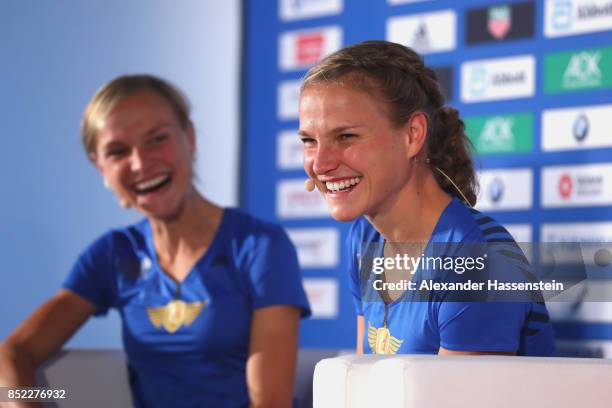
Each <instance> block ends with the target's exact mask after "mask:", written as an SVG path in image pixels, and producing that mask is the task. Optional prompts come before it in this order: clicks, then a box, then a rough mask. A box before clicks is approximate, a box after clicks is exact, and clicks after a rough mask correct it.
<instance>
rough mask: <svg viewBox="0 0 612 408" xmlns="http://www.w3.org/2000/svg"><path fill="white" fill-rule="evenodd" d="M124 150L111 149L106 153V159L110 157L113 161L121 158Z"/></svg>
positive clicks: (124, 152)
mask: <svg viewBox="0 0 612 408" xmlns="http://www.w3.org/2000/svg"><path fill="white" fill-rule="evenodd" d="M126 152H127V150H126V149H111V150H108V151H107V152H106V157H110V158H113V159H116V158H119V157H122V156H124V155H125V154H126Z"/></svg>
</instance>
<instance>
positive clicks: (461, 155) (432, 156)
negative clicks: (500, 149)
mask: <svg viewBox="0 0 612 408" xmlns="http://www.w3.org/2000/svg"><path fill="white" fill-rule="evenodd" d="M433 116H434V118H433V123H432V125H433V126H431V129H432V132H431V134H430V135H429V137H428V141H427V145H426V149H427V150H426V152H427V157H428V158H429V162H430V165H431V166H432V168H433V169H435V168H437V169H438V171H435V170H434V172H433V173H434V177H435V178H436V181H437V182H438V185H439V186H440V188H442V189H443V190H444V191H446V192H447V193H448V194H450V195H453V196H456V197H458V198H461V199H462V200H467V204H468V205H470V206H474V205H476V198H477V193H478V183H477V182H476V177H475V174H474V167H473V164H472V154H471V153H472V151H473V146H472V143H471V141H470V139H469V138H468V137H467V135H466V134H465V125H464V124H463V121H462V120H461V119H460V118H459V112H458V111H457V109H455V108H452V107H450V106H444V107H441V108H440V109H438V111H437V112H436V114H434V115H433ZM445 176H446V177H445ZM449 179H450V180H449ZM453 183H454V184H453ZM457 190H459V191H457Z"/></svg>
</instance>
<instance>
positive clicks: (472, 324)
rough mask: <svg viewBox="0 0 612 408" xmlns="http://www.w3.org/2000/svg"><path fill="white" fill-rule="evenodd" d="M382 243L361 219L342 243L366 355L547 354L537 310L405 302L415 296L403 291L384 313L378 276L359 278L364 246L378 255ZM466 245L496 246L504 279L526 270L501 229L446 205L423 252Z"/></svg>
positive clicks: (548, 341)
mask: <svg viewBox="0 0 612 408" xmlns="http://www.w3.org/2000/svg"><path fill="white" fill-rule="evenodd" d="M384 242H385V241H384V237H383V236H382V235H381V234H380V233H378V232H377V231H376V230H375V229H374V227H373V226H372V225H371V224H370V223H369V222H368V221H367V220H366V219H365V218H363V217H361V218H359V219H358V220H356V221H355V222H354V223H353V224H352V226H351V229H350V232H349V239H348V244H349V245H348V246H349V248H348V249H349V259H350V262H349V265H350V266H349V268H350V277H351V279H350V284H351V292H352V295H353V300H354V303H355V308H356V312H357V314H358V315H362V316H363V317H364V320H365V335H364V341H363V349H364V352H365V353H376V351H377V349H378V350H379V353H385V354H395V353H401V354H437V353H438V350H439V348H440V347H444V348H445V349H448V350H455V351H481V352H516V353H517V354H518V355H527V356H551V355H553V354H554V345H553V331H552V325H551V323H550V321H549V316H548V311H547V309H546V306H545V304H544V302H540V301H504V302H499V301H486V302H479V301H455V300H448V299H447V300H444V296H432V297H431V298H428V300H425V301H424V300H418V301H411V299H414V298H411V296H414V295H415V291H410V290H406V291H405V292H404V293H403V294H402V296H401V297H400V298H398V299H397V300H395V301H394V302H392V303H390V304H388V305H387V306H385V303H384V301H383V300H382V297H381V294H380V293H379V292H378V291H377V290H376V289H374V287H373V285H372V283H373V280H374V279H379V278H380V276H378V275H375V274H374V273H373V272H371V267H370V269H367V268H368V267H366V269H365V272H362V273H361V277H360V260H359V258H360V257H361V255H362V254H364V253H366V252H367V251H368V250H369V249H367V246H368V245H370V246H371V244H372V243H375V244H377V245H378V247H379V248H382V245H383V244H384ZM449 243H452V245H451V244H449ZM458 243H459V244H460V245H457V244H458ZM466 243H485V244H487V245H489V244H491V245H493V246H492V247H495V246H494V245H497V244H500V245H501V247H502V248H503V249H500V250H498V251H496V252H497V255H496V256H497V257H498V258H499V257H503V258H507V257H508V254H509V256H510V263H508V262H505V261H506V259H504V268H505V270H506V271H505V272H507V270H508V268H513V269H514V270H516V271H517V272H518V274H519V275H521V274H522V273H523V272H524V271H526V270H527V269H528V268H529V266H528V262H527V261H526V259H525V258H524V256H523V255H522V252H521V251H520V248H519V247H518V246H517V245H516V243H515V242H514V239H513V238H512V236H511V235H510V234H509V233H508V231H507V230H506V229H505V228H504V227H502V226H501V225H500V224H498V223H497V222H496V221H495V220H493V219H492V218H490V217H488V216H485V215H483V214H481V213H480V212H478V211H476V210H474V209H471V208H469V207H467V206H466V205H465V204H464V203H463V202H461V201H459V200H458V199H457V198H453V200H452V201H451V202H450V204H449V205H448V206H447V207H446V209H445V210H444V211H443V212H442V214H441V216H440V219H439V220H438V222H437V224H436V226H435V228H434V230H433V233H432V235H431V238H430V241H429V243H428V244H427V247H426V248H432V247H437V248H440V247H441V246H442V247H444V245H445V244H446V246H447V247H448V251H451V252H452V251H455V252H458V251H461V250H460V249H459V248H461V245H464V247H467V246H469V245H465V244H466ZM508 248H513V249H511V250H508ZM512 251H514V252H512ZM424 254H429V255H431V251H430V250H429V251H428V249H425V252H424ZM500 254H502V255H500ZM445 255H451V256H452V255H453V254H452V253H446V254H445ZM485 265H486V264H485ZM508 265H511V266H510V267H509V266H508ZM362 271H363V269H362ZM527 273H528V272H525V274H527ZM506 275H507V273H506ZM438 276H440V275H438ZM442 276H443V275H442ZM521 276H523V275H521ZM423 279H425V273H422V272H421V270H420V269H418V270H417V272H416V274H415V276H414V277H413V278H412V280H413V281H415V284H416V285H417V287H418V285H419V284H420V282H421V281H422V280H423ZM421 299H422V298H421ZM530 299H531V298H530ZM385 309H386V310H385ZM385 314H387V321H386V326H385V322H384V320H385ZM381 332H382V333H381ZM385 332H386V333H385ZM381 341H382V345H380V344H381ZM377 342H378V343H377ZM377 344H379V346H377Z"/></svg>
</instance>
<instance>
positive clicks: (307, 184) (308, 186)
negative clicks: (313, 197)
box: [304, 178, 315, 192]
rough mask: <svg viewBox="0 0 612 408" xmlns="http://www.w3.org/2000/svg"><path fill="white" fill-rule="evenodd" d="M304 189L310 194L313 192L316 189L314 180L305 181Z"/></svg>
mask: <svg viewBox="0 0 612 408" xmlns="http://www.w3.org/2000/svg"><path fill="white" fill-rule="evenodd" d="M304 188H305V189H306V190H307V191H309V192H310V191H313V190H314V189H315V182H314V180H313V179H311V178H309V179H306V180H304Z"/></svg>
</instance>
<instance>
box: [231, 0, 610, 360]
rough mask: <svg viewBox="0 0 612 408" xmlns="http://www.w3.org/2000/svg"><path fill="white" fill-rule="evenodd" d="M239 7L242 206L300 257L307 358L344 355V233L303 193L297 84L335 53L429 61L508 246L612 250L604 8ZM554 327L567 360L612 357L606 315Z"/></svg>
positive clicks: (602, 0) (550, 3)
mask: <svg viewBox="0 0 612 408" xmlns="http://www.w3.org/2000/svg"><path fill="white" fill-rule="evenodd" d="M244 5H245V22H246V29H245V37H244V38H245V47H244V52H245V54H244V62H245V66H246V67H248V68H247V69H245V71H244V78H243V79H244V83H243V85H244V99H243V101H244V102H243V103H244V105H243V113H244V134H245V139H244V145H243V146H244V148H243V174H242V177H243V188H242V205H243V206H244V207H245V208H246V209H248V210H250V211H252V212H254V213H256V214H258V215H260V216H263V217H264V218H267V219H269V220H274V221H276V222H279V223H281V224H282V225H283V226H284V227H286V228H287V230H288V232H289V235H290V237H291V239H292V240H293V242H294V243H295V244H296V246H297V249H298V253H299V257H300V262H301V264H302V267H303V270H304V279H305V286H306V289H307V292H308V295H309V297H310V301H311V302H312V304H313V310H314V318H313V319H311V320H309V321H306V322H304V325H303V330H302V337H301V345H302V346H303V347H340V348H351V347H353V345H354V331H355V329H354V319H355V315H354V312H353V307H352V301H351V298H350V294H349V290H348V277H347V274H346V272H345V266H346V263H347V259H346V256H345V254H344V248H345V246H344V241H345V239H346V233H347V229H348V224H343V223H337V222H335V221H333V220H332V219H331V218H330V217H329V216H328V214H327V210H326V206H325V202H324V201H323V199H322V198H321V197H320V196H319V194H318V193H316V192H313V193H307V192H306V191H305V190H304V188H303V180H304V172H303V170H302V156H301V149H302V148H301V145H300V143H301V142H300V141H299V139H298V137H297V135H296V131H297V128H298V125H299V124H298V118H297V112H298V98H299V86H300V78H301V77H302V76H303V75H304V74H305V72H306V70H307V69H308V68H309V67H310V66H312V64H313V63H315V62H316V61H318V60H320V59H321V58H322V57H323V56H325V55H326V54H328V53H330V52H333V51H334V50H336V49H338V48H339V47H342V46H344V45H348V44H353V43H356V42H360V41H363V40H367V39H387V40H391V41H394V42H398V43H402V44H405V45H408V46H410V47H413V48H415V49H416V50H418V51H419V52H420V53H421V54H422V55H423V56H424V58H425V61H426V62H427V64H428V65H429V66H431V67H432V68H434V69H435V71H436V73H437V75H438V78H439V79H440V81H441V82H442V85H443V88H444V92H445V94H446V96H447V98H448V104H450V105H453V106H455V107H457V108H458V109H459V110H460V112H461V115H462V117H463V118H464V119H465V123H466V127H467V132H468V135H469V136H470V138H471V140H472V141H473V143H474V145H475V148H476V150H477V152H478V155H477V167H478V168H479V175H480V182H481V192H480V198H479V205H478V208H479V209H481V210H482V211H484V212H488V213H491V215H492V216H494V217H496V218H497V219H499V220H500V221H501V222H502V223H504V224H505V225H507V226H508V229H509V230H510V231H511V233H512V234H514V236H515V237H516V239H517V240H519V241H553V242H559V241H589V242H593V241H595V242H597V241H607V242H610V241H611V240H612V222H610V221H611V220H612V130H611V129H612V127H610V126H609V119H608V123H606V117H607V118H610V117H612V0H573V1H572V0H546V1H537V2H536V1H508V2H491V1H482V0H478V1H477V0H470V1H468V0H466V1H462V2H451V1H409V0H370V1H367V2H364V1H357V0H277V1H263V2H244ZM604 276H605V274H604ZM602 285H605V282H602ZM562 306H563V305H562ZM565 306H567V305H565ZM551 313H552V314H553V317H554V320H555V327H556V330H557V336H558V338H559V340H560V344H562V345H563V347H562V352H563V353H567V354H576V353H578V352H580V353H581V355H600V356H601V355H609V354H610V353H609V351H610V350H612V348H611V347H610V346H609V344H612V343H610V341H612V307H611V306H610V304H605V303H595V304H587V303H586V302H585V304H584V305H581V304H579V303H578V304H572V305H570V306H569V307H561V306H559V305H554V306H552V307H551Z"/></svg>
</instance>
